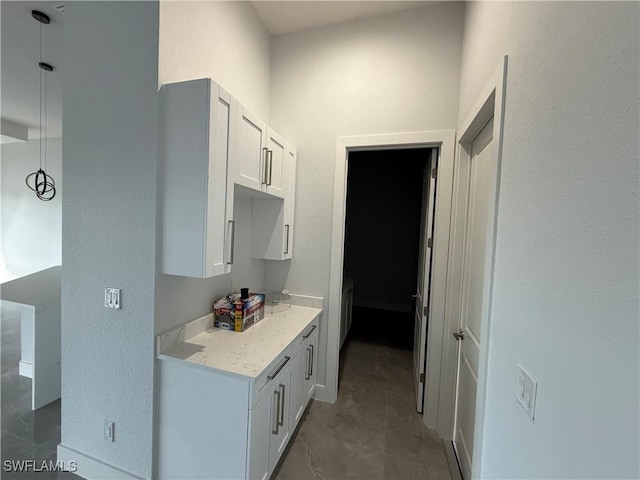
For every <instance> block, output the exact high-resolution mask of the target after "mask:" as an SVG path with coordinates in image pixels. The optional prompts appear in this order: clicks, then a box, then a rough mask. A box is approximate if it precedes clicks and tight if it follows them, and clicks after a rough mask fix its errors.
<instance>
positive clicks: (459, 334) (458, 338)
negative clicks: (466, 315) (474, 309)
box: [453, 329, 464, 341]
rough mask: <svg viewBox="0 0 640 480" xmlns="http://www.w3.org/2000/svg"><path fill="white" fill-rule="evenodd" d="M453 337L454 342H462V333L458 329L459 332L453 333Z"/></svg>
mask: <svg viewBox="0 0 640 480" xmlns="http://www.w3.org/2000/svg"><path fill="white" fill-rule="evenodd" d="M453 336H454V337H455V339H456V340H458V341H462V340H464V331H463V330H462V329H460V331H459V332H453Z"/></svg>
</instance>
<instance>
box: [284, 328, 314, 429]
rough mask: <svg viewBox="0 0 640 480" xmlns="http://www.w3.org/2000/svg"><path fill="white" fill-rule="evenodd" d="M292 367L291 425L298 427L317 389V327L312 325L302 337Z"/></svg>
mask: <svg viewBox="0 0 640 480" xmlns="http://www.w3.org/2000/svg"><path fill="white" fill-rule="evenodd" d="M302 339H303V341H302V342H301V343H300V345H299V347H298V350H297V352H296V353H294V360H295V361H294V363H293V364H292V366H291V424H292V425H297V424H298V422H299V421H300V419H301V418H302V415H303V414H304V411H305V409H306V407H307V404H308V403H309V400H311V396H312V395H313V391H314V390H315V387H316V373H315V372H316V368H315V367H316V365H315V363H316V353H317V345H318V331H317V326H316V325H315V324H314V325H311V326H310V327H309V328H308V330H307V332H306V333H304V334H303V336H302Z"/></svg>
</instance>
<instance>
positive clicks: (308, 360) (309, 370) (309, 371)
mask: <svg viewBox="0 0 640 480" xmlns="http://www.w3.org/2000/svg"><path fill="white" fill-rule="evenodd" d="M310 347H311V345H309V346H308V347H307V365H306V367H307V369H306V370H307V371H306V372H305V373H304V379H305V380H309V379H310V378H311V348H310Z"/></svg>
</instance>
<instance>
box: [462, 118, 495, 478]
mask: <svg viewBox="0 0 640 480" xmlns="http://www.w3.org/2000/svg"><path fill="white" fill-rule="evenodd" d="M492 141H493V119H491V120H489V122H488V123H487V124H486V125H485V126H484V127H483V128H482V130H481V131H480V133H478V135H477V136H476V137H475V139H474V140H473V141H472V142H471V147H470V153H469V156H470V159H471V162H470V168H469V184H468V204H467V205H468V206H467V219H466V225H465V239H464V247H463V248H464V251H463V252H464V253H463V258H464V260H463V267H462V268H463V270H462V294H461V309H460V324H459V330H458V331H457V332H455V333H454V337H456V339H457V340H458V341H459V342H458V343H459V346H460V347H459V350H458V372H457V378H458V385H457V398H456V413H455V433H454V441H453V443H454V447H455V449H456V454H457V456H458V461H459V462H460V466H461V469H462V475H463V477H464V478H465V479H469V478H471V466H472V463H473V456H472V455H473V435H474V422H475V411H476V392H477V386H478V363H479V357H480V346H481V344H482V342H483V341H484V340H485V339H483V338H481V335H480V332H481V322H482V318H483V317H484V316H483V309H484V308H486V307H487V305H486V301H485V299H486V291H485V286H486V282H485V278H486V277H485V274H486V273H487V272H488V270H489V263H488V262H489V261H490V255H489V254H488V252H489V250H490V248H491V241H492V240H491V234H492V231H491V229H490V228H489V225H488V223H489V216H490V213H491V211H492V209H493V208H494V207H495V190H494V188H495V187H494V183H495V182H494V180H495V175H496V165H495V156H494V155H493V153H492V148H491V144H492Z"/></svg>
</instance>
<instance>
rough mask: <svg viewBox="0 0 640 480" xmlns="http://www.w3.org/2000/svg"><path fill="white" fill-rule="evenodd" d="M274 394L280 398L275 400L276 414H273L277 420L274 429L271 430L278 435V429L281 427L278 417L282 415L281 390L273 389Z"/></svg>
mask: <svg viewBox="0 0 640 480" xmlns="http://www.w3.org/2000/svg"><path fill="white" fill-rule="evenodd" d="M273 395H274V397H276V396H277V397H278V400H277V401H276V402H275V407H276V414H275V415H274V416H273V418H274V420H275V421H276V422H275V425H274V427H273V430H271V433H273V434H274V435H278V430H279V427H280V419H279V418H278V417H279V416H280V390H274V391H273Z"/></svg>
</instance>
